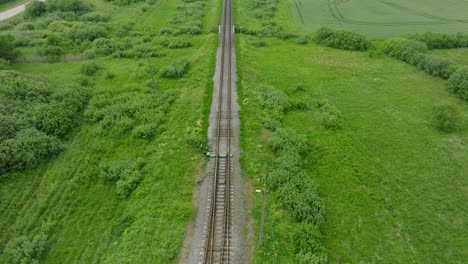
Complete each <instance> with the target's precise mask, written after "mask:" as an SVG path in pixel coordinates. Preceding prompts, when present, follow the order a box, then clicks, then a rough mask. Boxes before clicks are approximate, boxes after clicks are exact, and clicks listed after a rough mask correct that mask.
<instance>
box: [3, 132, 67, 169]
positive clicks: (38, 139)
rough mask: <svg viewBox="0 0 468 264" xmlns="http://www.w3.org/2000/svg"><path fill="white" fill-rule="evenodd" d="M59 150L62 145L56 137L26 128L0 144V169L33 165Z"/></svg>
mask: <svg viewBox="0 0 468 264" xmlns="http://www.w3.org/2000/svg"><path fill="white" fill-rule="evenodd" d="M61 150H62V146H61V145H60V143H59V142H58V140H57V139H56V138H54V137H50V136H48V135H46V134H45V133H43V132H41V131H38V130H37V129H34V128H27V129H24V130H22V131H20V132H19V133H18V134H17V135H16V136H15V137H14V138H10V139H7V140H5V141H3V142H2V143H1V144H0V170H3V171H5V170H6V171H8V170H16V169H25V168H30V167H35V166H37V165H38V164H39V163H40V162H41V161H42V160H44V159H45V158H47V157H48V156H50V155H53V154H56V153H58V152H60V151H61Z"/></svg>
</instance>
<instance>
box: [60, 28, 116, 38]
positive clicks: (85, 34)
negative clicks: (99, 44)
mask: <svg viewBox="0 0 468 264" xmlns="http://www.w3.org/2000/svg"><path fill="white" fill-rule="evenodd" d="M108 35H109V33H108V30H107V29H106V28H105V27H104V26H103V25H99V24H95V25H81V26H80V27H77V28H72V29H68V30H67V31H66V32H65V37H67V38H68V39H71V40H75V41H86V40H89V41H93V40H95V39H98V38H106V37H107V36H108Z"/></svg>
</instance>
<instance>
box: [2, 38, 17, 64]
mask: <svg viewBox="0 0 468 264" xmlns="http://www.w3.org/2000/svg"><path fill="white" fill-rule="evenodd" d="M17 55H18V53H17V52H16V50H15V38H14V37H13V36H12V35H9V34H8V35H0V59H6V60H8V61H13V60H14V59H15V58H16V56H17Z"/></svg>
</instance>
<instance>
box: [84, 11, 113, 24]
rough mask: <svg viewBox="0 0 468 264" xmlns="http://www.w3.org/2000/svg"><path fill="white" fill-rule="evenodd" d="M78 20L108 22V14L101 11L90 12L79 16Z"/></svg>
mask: <svg viewBox="0 0 468 264" xmlns="http://www.w3.org/2000/svg"><path fill="white" fill-rule="evenodd" d="M80 20H81V21H86V22H109V21H110V16H109V15H107V14H103V13H98V12H91V13H87V14H84V15H82V16H80Z"/></svg>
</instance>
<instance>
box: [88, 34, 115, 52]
mask: <svg viewBox="0 0 468 264" xmlns="http://www.w3.org/2000/svg"><path fill="white" fill-rule="evenodd" d="M91 47H92V48H93V50H94V52H95V53H96V54H97V55H104V56H105V55H110V54H112V53H113V52H114V51H115V50H116V44H115V43H114V41H112V40H110V39H106V38H97V39H95V40H94V41H93V42H92V43H91Z"/></svg>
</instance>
